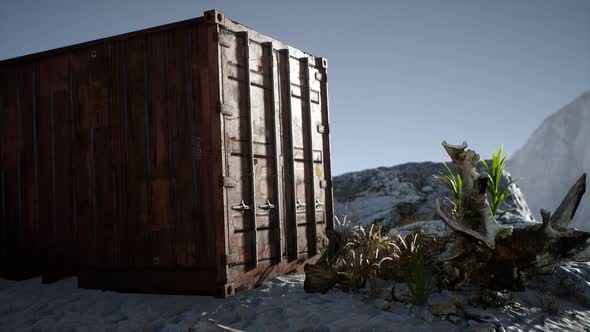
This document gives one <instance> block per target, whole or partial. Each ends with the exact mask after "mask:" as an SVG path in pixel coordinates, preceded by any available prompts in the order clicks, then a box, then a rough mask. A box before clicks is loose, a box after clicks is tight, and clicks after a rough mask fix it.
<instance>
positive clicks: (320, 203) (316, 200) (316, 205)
mask: <svg viewBox="0 0 590 332" xmlns="http://www.w3.org/2000/svg"><path fill="white" fill-rule="evenodd" d="M320 206H324V203H322V202H320V200H319V199H317V198H316V199H315V207H316V209H317V208H318V207H320Z"/></svg>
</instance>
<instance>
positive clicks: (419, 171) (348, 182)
mask: <svg viewBox="0 0 590 332" xmlns="http://www.w3.org/2000/svg"><path fill="white" fill-rule="evenodd" d="M490 153H491V152H490ZM447 164H449V165H451V164H450V162H448V163H447ZM451 168H452V166H451ZM477 170H478V171H480V172H481V171H483V170H484V168H483V166H482V165H481V164H480V165H479V166H478V168H477ZM439 171H441V172H443V173H446V170H445V168H444V165H443V164H442V163H433V162H423V163H407V164H403V165H397V166H393V167H380V168H375V169H369V170H364V171H360V172H353V173H347V174H343V175H340V176H336V177H334V180H333V183H334V196H335V201H336V205H335V213H336V216H339V217H343V216H348V217H349V218H350V219H352V221H353V222H354V223H356V224H365V225H366V224H369V223H371V222H372V221H373V220H375V219H380V220H382V224H384V225H386V226H403V225H407V224H412V223H414V222H420V221H437V222H435V223H440V224H442V221H440V219H439V216H438V214H437V212H436V204H435V199H436V198H438V197H445V196H449V194H450V193H449V190H448V188H447V186H446V185H444V184H442V183H441V182H439V181H438V180H436V179H435V178H434V177H433V175H434V174H438V172H439ZM511 179H512V178H511V176H510V174H508V173H505V174H504V176H503V177H502V183H503V184H507V183H508V181H510V180H511ZM509 192H510V194H511V195H510V197H508V198H507V199H506V200H505V201H504V202H503V203H502V205H501V206H500V210H501V211H508V210H511V212H510V213H507V214H506V215H505V216H504V217H503V218H502V219H501V221H511V222H516V221H528V220H532V214H531V211H530V210H529V208H528V205H527V203H526V201H525V199H524V196H523V195H522V192H521V191H520V189H519V187H518V182H516V183H515V184H512V185H510V188H509ZM441 226H442V225H441ZM442 227H444V226H442Z"/></svg>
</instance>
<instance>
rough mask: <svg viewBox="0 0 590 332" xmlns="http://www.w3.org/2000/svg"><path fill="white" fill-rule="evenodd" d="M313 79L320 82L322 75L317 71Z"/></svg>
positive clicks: (322, 78)
mask: <svg viewBox="0 0 590 332" xmlns="http://www.w3.org/2000/svg"><path fill="white" fill-rule="evenodd" d="M315 79H316V80H318V81H320V82H322V81H323V80H324V75H322V73H320V72H319V71H316V72H315Z"/></svg>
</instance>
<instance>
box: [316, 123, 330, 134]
mask: <svg viewBox="0 0 590 332" xmlns="http://www.w3.org/2000/svg"><path fill="white" fill-rule="evenodd" d="M318 133H320V134H327V133H328V127H326V126H324V125H318Z"/></svg>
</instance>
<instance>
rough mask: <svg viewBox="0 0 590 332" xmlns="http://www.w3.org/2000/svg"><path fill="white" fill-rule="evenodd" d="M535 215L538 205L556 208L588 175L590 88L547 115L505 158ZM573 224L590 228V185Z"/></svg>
mask: <svg viewBox="0 0 590 332" xmlns="http://www.w3.org/2000/svg"><path fill="white" fill-rule="evenodd" d="M507 168H508V169H509V170H510V172H511V173H512V174H513V175H514V176H515V177H517V178H518V177H520V178H522V179H521V180H520V181H519V182H518V183H519V185H520V186H521V188H522V191H523V192H524V194H525V196H526V198H527V202H528V204H529V206H530V208H531V209H532V211H533V214H534V216H535V217H536V219H539V210H540V209H541V208H545V209H549V210H551V211H555V209H556V208H557V206H558V205H559V203H560V202H561V199H562V198H563V196H564V195H565V193H566V192H567V190H568V189H569V188H570V186H571V185H572V184H574V182H575V181H576V180H577V178H578V177H579V176H580V175H581V174H582V173H583V172H586V173H589V174H588V175H590V91H588V92H586V93H584V94H583V95H581V96H579V97H578V98H576V99H575V100H574V101H573V102H571V103H570V104H568V105H566V106H565V107H563V108H562V109H560V110H559V111H558V112H556V113H554V114H552V115H550V116H549V117H547V118H546V119H545V120H544V121H543V123H541V125H540V126H539V127H538V128H537V129H536V130H535V131H534V132H533V134H532V135H531V136H530V137H529V139H528V140H527V142H526V143H525V145H524V146H523V147H522V148H521V149H520V150H518V151H517V152H516V153H514V155H513V156H512V157H511V158H510V159H509V160H508V161H507ZM587 190H588V193H587V194H586V195H585V196H584V197H583V198H582V202H581V203H580V207H579V208H578V210H577V212H576V216H575V217H574V220H573V221H572V225H574V226H576V227H578V228H582V229H585V230H590V188H588V189H587Z"/></svg>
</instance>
